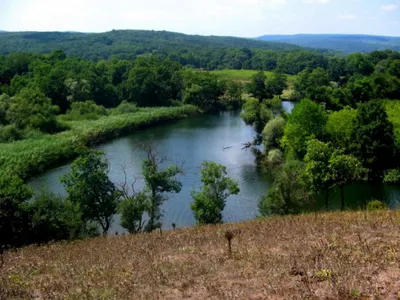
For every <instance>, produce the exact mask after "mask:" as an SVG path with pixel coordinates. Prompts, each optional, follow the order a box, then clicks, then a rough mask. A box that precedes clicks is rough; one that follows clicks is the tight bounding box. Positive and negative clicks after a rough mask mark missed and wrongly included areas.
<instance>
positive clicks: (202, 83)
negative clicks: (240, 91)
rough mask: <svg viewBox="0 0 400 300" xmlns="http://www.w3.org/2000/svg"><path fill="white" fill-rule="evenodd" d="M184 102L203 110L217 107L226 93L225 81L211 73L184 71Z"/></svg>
mask: <svg viewBox="0 0 400 300" xmlns="http://www.w3.org/2000/svg"><path fill="white" fill-rule="evenodd" d="M184 86H185V90H184V93H183V102H184V103H187V104H193V105H196V106H198V107H200V108H201V109H203V110H212V109H215V108H216V107H217V105H218V100H219V98H220V97H221V96H222V95H223V94H224V86H223V83H222V82H220V81H219V80H218V78H217V77H216V76H215V75H213V74H210V73H206V72H195V71H192V70H186V71H185V72H184Z"/></svg>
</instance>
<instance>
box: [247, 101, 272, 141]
mask: <svg viewBox="0 0 400 300" xmlns="http://www.w3.org/2000/svg"><path fill="white" fill-rule="evenodd" d="M240 116H241V117H242V119H243V121H244V122H245V123H246V124H247V125H254V127H255V129H256V131H257V133H261V131H262V130H263V128H264V127H265V125H266V124H267V123H268V122H269V121H270V120H271V119H272V118H273V114H272V111H271V110H269V109H268V108H267V105H266V104H265V103H264V102H261V103H260V102H259V101H258V100H257V99H255V98H249V99H247V101H246V102H245V103H244V105H243V111H242V113H241V114H240Z"/></svg>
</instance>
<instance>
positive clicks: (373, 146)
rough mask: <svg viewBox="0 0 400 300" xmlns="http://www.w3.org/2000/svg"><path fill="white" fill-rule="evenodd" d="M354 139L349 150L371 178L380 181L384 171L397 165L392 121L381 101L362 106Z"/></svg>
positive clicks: (354, 130) (356, 122) (354, 131)
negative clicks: (394, 157)
mask: <svg viewBox="0 0 400 300" xmlns="http://www.w3.org/2000/svg"><path fill="white" fill-rule="evenodd" d="M351 141H352V143H351V145H350V150H351V152H352V153H353V154H354V155H355V156H356V157H357V158H359V160H360V161H361V162H362V165H363V167H365V168H367V169H368V178H369V179H370V180H381V179H382V177H383V173H384V170H386V169H390V168H391V167H392V166H393V164H394V162H393V154H394V148H395V142H394V131H393V124H392V123H391V122H390V121H389V119H388V115H387V113H386V111H385V109H384V108H383V106H382V104H381V103H379V102H377V101H371V102H367V103H364V104H360V105H359V107H358V110H357V115H356V118H355V121H354V128H353V131H352V133H351Z"/></svg>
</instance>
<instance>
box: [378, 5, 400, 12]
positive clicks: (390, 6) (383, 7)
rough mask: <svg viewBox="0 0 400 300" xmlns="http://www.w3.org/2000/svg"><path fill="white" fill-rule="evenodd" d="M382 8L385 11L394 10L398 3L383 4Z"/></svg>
mask: <svg viewBox="0 0 400 300" xmlns="http://www.w3.org/2000/svg"><path fill="white" fill-rule="evenodd" d="M381 9H382V10H385V11H394V10H396V9H397V5H396V4H388V5H382V6H381Z"/></svg>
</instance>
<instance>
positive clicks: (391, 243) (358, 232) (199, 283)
mask: <svg viewBox="0 0 400 300" xmlns="http://www.w3.org/2000/svg"><path fill="white" fill-rule="evenodd" d="M227 236H228V237H230V238H231V252H230V251H229V244H228V240H227ZM399 248H400V213H399V212H391V211H386V210H380V211H372V212H342V213H338V212H337V213H324V214H316V215H314V214H309V215H302V216H285V217H272V218H268V219H259V220H254V221H250V222H245V223H239V224H226V225H217V226H200V227H194V228H189V229H181V230H176V231H171V232H163V233H162V234H160V233H151V234H140V235H124V236H109V237H101V238H96V239H92V240H85V241H76V242H72V243H56V244H50V245H46V246H41V247H37V246H30V247H27V248H22V249H18V250H16V251H10V252H8V253H6V254H5V256H4V263H3V265H2V267H1V272H0V299H30V298H36V299H41V298H42V299H43V298H44V299H54V298H63V299H66V298H68V299H82V298H84V299H131V298H132V296H133V295H134V297H135V299H184V298H185V299H186V298H193V299H235V298H238V299H340V300H343V299H397V298H398V296H399V294H398V292H399V290H400V285H399V282H400V281H399V276H400V271H399V264H400V255H399V253H398V249H399Z"/></svg>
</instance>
